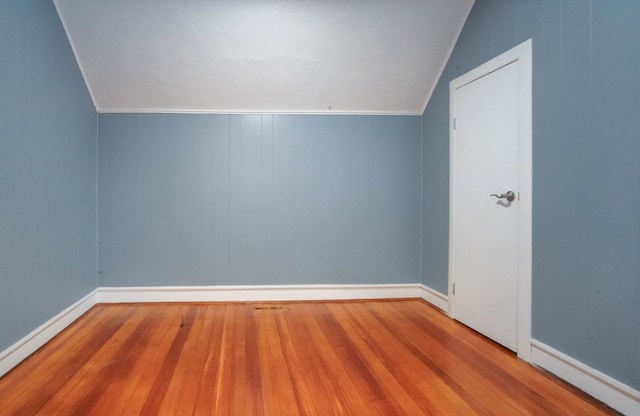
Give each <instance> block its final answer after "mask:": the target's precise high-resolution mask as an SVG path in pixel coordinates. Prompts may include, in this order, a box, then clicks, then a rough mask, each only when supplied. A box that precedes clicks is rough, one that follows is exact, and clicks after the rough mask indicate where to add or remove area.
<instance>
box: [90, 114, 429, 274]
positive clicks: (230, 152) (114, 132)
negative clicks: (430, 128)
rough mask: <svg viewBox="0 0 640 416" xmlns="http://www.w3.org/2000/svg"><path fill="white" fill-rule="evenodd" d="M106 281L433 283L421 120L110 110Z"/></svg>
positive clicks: (105, 134)
mask: <svg viewBox="0 0 640 416" xmlns="http://www.w3.org/2000/svg"><path fill="white" fill-rule="evenodd" d="M99 125H100V128H99V131H100V132H99V213H100V214H99V253H100V260H99V263H100V266H99V267H100V273H101V274H100V285H101V286H135V285H144V286H146V285H152V286H157V285H241V284H313V283H329V284H330V283H407V282H418V281H419V279H420V272H419V266H420V257H419V256H420V117H419V116H293V115H291V116H287V115H273V116H272V115H177V114H173V115H162V114H146V115H130V114H101V115H100V118H99Z"/></svg>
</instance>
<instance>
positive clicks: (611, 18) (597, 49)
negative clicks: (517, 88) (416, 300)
mask: <svg viewBox="0 0 640 416" xmlns="http://www.w3.org/2000/svg"><path fill="white" fill-rule="evenodd" d="M638 22H640V2H638V1H635V0H627V1H623V0H609V1H604V0H601V1H600V0H599V1H586V0H571V1H568V0H564V1H558V0H548V1H542V0H521V1H498V0H476V3H475V5H474V7H473V9H472V11H471V14H470V16H469V18H468V20H467V23H466V25H465V28H464V30H463V32H462V35H461V37H460V39H459V40H458V43H457V45H456V47H455V50H454V51H453V54H452V56H451V59H450V61H449V63H448V64H447V67H446V69H445V71H444V74H443V77H442V79H441V80H440V82H439V84H438V86H437V88H436V90H435V93H434V95H433V98H432V99H431V101H430V103H429V105H428V107H427V109H426V111H425V113H424V118H423V123H424V134H423V148H424V155H423V157H424V161H425V162H424V187H423V193H424V202H423V203H424V212H423V215H424V217H423V221H424V224H425V226H424V230H425V231H424V243H423V248H422V249H423V256H424V264H423V276H422V279H423V282H424V283H425V284H426V285H428V286H431V287H433V288H436V289H438V290H440V291H443V292H446V280H447V244H448V232H447V228H446V227H447V224H448V209H447V207H448V169H449V167H448V160H449V154H448V130H447V126H448V124H447V123H448V108H449V98H448V93H449V81H451V80H452V79H454V78H456V77H458V76H459V75H461V74H463V73H465V72H467V71H469V70H470V69H472V68H474V67H475V66H477V65H479V64H481V63H483V62H485V61H487V60H489V59H490V58H492V57H494V56H497V55H499V54H500V53H501V52H503V51H505V50H507V49H509V48H511V47H513V46H515V45H517V44H519V43H520V42H523V41H525V40H526V39H529V38H532V39H533V74H534V75H533V171H534V172H533V188H534V189H533V191H534V196H533V336H534V338H536V339H538V340H540V341H542V342H544V343H546V344H548V345H550V346H552V347H554V348H556V349H558V350H560V351H562V352H564V353H566V354H568V355H570V356H572V357H574V358H576V359H577V360H579V361H582V362H584V363H585V364H588V365H590V366H592V367H594V368H596V369H598V370H600V371H602V372H604V373H606V374H608V375H610V376H612V377H614V378H616V379H618V380H620V381H622V382H624V383H627V384H628V385H630V386H632V387H635V388H639V387H640V299H639V291H640V290H639V285H640V283H639V281H640V263H639V262H640V137H639V136H638V134H639V133H638V132H640V116H639V115H638V114H639V113H638V112H639V111H640V76H639V75H640V24H638Z"/></svg>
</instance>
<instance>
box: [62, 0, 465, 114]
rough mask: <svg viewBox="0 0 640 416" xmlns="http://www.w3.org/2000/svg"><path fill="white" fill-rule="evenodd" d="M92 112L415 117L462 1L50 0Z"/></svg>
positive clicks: (456, 27) (446, 50)
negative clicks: (73, 54)
mask: <svg viewBox="0 0 640 416" xmlns="http://www.w3.org/2000/svg"><path fill="white" fill-rule="evenodd" d="M54 3H55V5H56V7H57V9H58V13H59V15H60V18H61V19H62V22H63V24H64V27H65V30H66V31H67V35H68V36H69V39H70V41H71V45H72V47H73V49H74V53H75V54H76V58H77V59H78V62H79V64H80V68H81V70H82V72H83V74H84V77H85V80H86V82H87V85H88V87H89V90H90V92H91V96H92V98H93V101H94V104H95V106H96V109H97V110H98V111H99V112H151V111H158V112H211V113H218V112H220V113H246V112H269V113H339V114H360V113H362V114H378V113H380V114H421V113H422V111H423V110H424V107H425V105H426V102H427V100H428V99H429V97H430V95H431V92H432V90H433V88H434V86H435V84H436V82H437V81H438V77H439V76H440V73H441V71H442V68H443V67H444V64H445V63H446V61H447V59H448V58H449V54H450V51H451V49H452V48H453V45H454V44H455V41H456V40H457V38H458V35H459V33H460V31H461V29H462V26H463V24H464V21H465V19H466V17H467V15H468V13H469V10H470V9H471V6H472V5H473V0H368V1H365V0H343V1H338V0H297V1H296V0H288V1H287V0H235V1H233V0H227V1H220V0H218V1H215V0H54Z"/></svg>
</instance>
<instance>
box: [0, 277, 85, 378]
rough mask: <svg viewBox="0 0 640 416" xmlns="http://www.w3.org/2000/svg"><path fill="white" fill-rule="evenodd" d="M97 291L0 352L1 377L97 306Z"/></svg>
mask: <svg viewBox="0 0 640 416" xmlns="http://www.w3.org/2000/svg"><path fill="white" fill-rule="evenodd" d="M96 292H97V291H96V290H94V291H92V292H91V293H89V294H88V295H86V296H85V297H83V298H82V299H80V300H79V301H77V302H76V303H74V304H73V305H71V306H69V307H68V308H67V309H65V310H64V311H62V312H60V313H59V314H57V315H56V316H54V317H53V318H51V319H49V320H48V321H47V322H45V323H44V324H42V325H40V326H39V327H38V328H36V329H34V330H33V331H31V333H30V334H29V335H27V336H26V337H24V338H22V339H21V340H20V341H18V342H16V343H15V344H13V345H12V346H10V347H9V348H7V349H6V350H4V351H0V376H2V375H4V374H6V373H7V372H8V371H9V370H11V369H12V368H13V367H15V366H16V365H18V364H19V363H20V362H21V361H22V360H24V359H25V358H27V357H28V356H30V355H31V354H33V353H34V352H35V351H36V350H37V349H38V348H40V347H42V346H43V345H44V344H46V343H47V342H48V341H49V340H50V339H51V338H53V337H55V336H56V335H57V334H58V333H60V331H62V330H63V329H65V328H66V327H67V326H69V325H70V324H71V323H72V322H73V321H75V320H76V319H78V318H79V317H80V316H81V315H82V314H84V313H85V312H87V311H88V310H89V309H91V308H92V307H93V305H95V304H96Z"/></svg>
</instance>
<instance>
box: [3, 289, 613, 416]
mask: <svg viewBox="0 0 640 416" xmlns="http://www.w3.org/2000/svg"><path fill="white" fill-rule="evenodd" d="M0 414H2V415H20V416H28V415H82V416H86V415H117V416H122V415H139V414H140V415H172V416H182V415H222V416H236V415H238V416H245V415H247V416H249V415H274V416H289V415H322V416H324V415H350V416H353V415H363V416H373V415H385V416H388V415H430V414H437V415H474V414H479V415H520V414H529V415H601V414H612V413H611V410H610V409H607V408H605V407H603V406H602V405H601V404H599V403H597V402H595V401H593V400H592V399H591V398H589V397H587V396H585V395H584V394H582V393H580V392H578V391H577V390H575V389H573V388H572V387H570V386H568V385H566V384H564V383H562V382H560V381H559V380H557V379H555V378H553V377H550V376H549V375H547V374H544V373H542V372H541V371H539V370H536V369H535V368H533V367H531V366H530V365H528V364H526V363H524V362H522V361H520V360H518V359H517V358H515V356H514V355H513V354H512V353H510V352H508V351H506V350H505V349H503V348H501V347H498V346H496V345H495V344H493V343H491V342H490V341H488V340H487V339H485V338H484V337H482V336H480V335H478V334H476V333H474V332H472V331H470V330H469V329H467V328H466V327H464V326H462V325H460V324H458V323H456V322H454V321H452V320H450V319H449V318H447V317H446V316H445V315H443V314H442V313H440V312H439V311H437V310H436V309H434V308H432V307H431V306H429V305H427V304H426V303H424V302H423V301H421V300H402V301H367V302H306V303H303V302H296V303H277V304H275V303H265V304H253V303H223V304H144V305H143V304H122V305H97V306H95V307H94V308H93V309H91V310H90V311H89V312H88V313H87V314H85V315H84V316H83V317H82V318H80V319H79V320H78V321H77V322H76V323H74V324H73V325H72V326H70V327H69V328H68V329H67V330H65V331H64V332H62V333H61V334H60V335H58V336H57V337H56V338H54V339H53V340H52V341H51V342H50V343H49V344H47V345H46V346H45V347H44V348H42V349H41V350H39V351H38V352H36V353H35V354H34V355H33V356H31V357H30V358H29V359H27V360H26V361H25V362H23V363H22V364H21V365H19V366H18V367H16V368H15V369H14V370H12V371H11V372H10V373H8V374H7V375H5V376H4V377H3V378H2V379H0Z"/></svg>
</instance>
